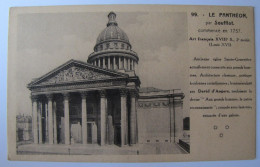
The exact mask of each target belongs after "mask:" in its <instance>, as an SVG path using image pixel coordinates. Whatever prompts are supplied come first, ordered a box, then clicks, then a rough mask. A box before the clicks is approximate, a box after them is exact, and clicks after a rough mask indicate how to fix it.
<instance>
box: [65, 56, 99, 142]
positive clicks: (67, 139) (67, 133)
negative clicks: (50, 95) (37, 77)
mask: <svg viewBox="0 0 260 167" xmlns="http://www.w3.org/2000/svg"><path fill="white" fill-rule="evenodd" d="M99 62H100V61H99ZM63 98H64V131H65V132H64V134H65V144H67V145H68V144H70V114H69V93H64V94H63Z"/></svg>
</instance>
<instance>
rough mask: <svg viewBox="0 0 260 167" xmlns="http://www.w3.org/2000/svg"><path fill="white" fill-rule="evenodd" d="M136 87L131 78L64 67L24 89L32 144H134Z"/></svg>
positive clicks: (79, 66) (86, 66)
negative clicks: (28, 101)
mask: <svg viewBox="0 0 260 167" xmlns="http://www.w3.org/2000/svg"><path fill="white" fill-rule="evenodd" d="M64 76H66V77H64ZM102 77H103V80H102ZM108 78H109V79H108ZM72 81H73V82H72ZM139 85H140V81H139V78H138V77H137V76H132V77H129V75H127V74H124V73H119V72H115V71H104V70H103V69H101V68H99V67H95V66H92V65H90V64H87V63H84V62H79V61H75V60H71V61H69V62H67V63H65V64H64V65H63V66H61V67H60V68H58V69H55V70H53V71H52V72H50V73H48V74H46V75H45V76H43V77H41V78H39V79H38V80H35V81H33V82H32V83H30V84H29V85H28V88H29V89H30V90H31V91H32V92H31V99H32V114H33V137H34V143H35V144H42V143H47V144H67V145H69V144H76V143H79V144H96V143H98V144H100V145H106V144H116V145H120V146H124V145H130V144H135V143H136V127H137V125H136V105H135V104H136V97H137V95H138V87H139ZM46 124H47V125H48V126H46ZM133 124H134V125H133Z"/></svg>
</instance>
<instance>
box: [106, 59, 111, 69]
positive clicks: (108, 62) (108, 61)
mask: <svg viewBox="0 0 260 167" xmlns="http://www.w3.org/2000/svg"><path fill="white" fill-rule="evenodd" d="M107 66H108V69H109V70H111V67H110V66H111V64H110V57H107Z"/></svg>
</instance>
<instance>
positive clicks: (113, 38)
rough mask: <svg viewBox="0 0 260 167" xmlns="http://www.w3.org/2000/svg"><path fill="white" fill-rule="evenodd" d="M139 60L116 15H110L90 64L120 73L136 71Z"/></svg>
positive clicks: (90, 56)
mask: <svg viewBox="0 0 260 167" xmlns="http://www.w3.org/2000/svg"><path fill="white" fill-rule="evenodd" d="M138 61H139V58H138V55H137V53H135V52H134V51H133V50H132V46H131V44H130V42H129V39H128V37H127V35H126V33H125V32H124V31H123V30H122V29H120V28H119V27H118V24H117V22H116V14H115V13H114V12H110V13H109V14H108V23H107V27H106V28H105V29H104V30H103V31H102V32H101V33H100V34H99V36H98V38H97V42H96V45H95V47H94V52H93V53H91V54H90V55H89V57H88V63H90V64H93V65H95V66H98V67H102V68H105V69H109V70H115V71H120V72H125V71H135V69H136V68H137V64H138Z"/></svg>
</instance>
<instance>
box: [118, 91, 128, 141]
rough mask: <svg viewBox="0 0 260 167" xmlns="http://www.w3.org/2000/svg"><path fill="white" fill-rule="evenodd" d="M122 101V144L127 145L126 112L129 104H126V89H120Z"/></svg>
mask: <svg viewBox="0 0 260 167" xmlns="http://www.w3.org/2000/svg"><path fill="white" fill-rule="evenodd" d="M120 96H121V97H120V99H121V100H120V101H121V146H124V145H126V144H127V143H126V136H127V134H126V133H127V129H126V114H127V106H126V97H127V91H126V90H125V89H121V90H120Z"/></svg>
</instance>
